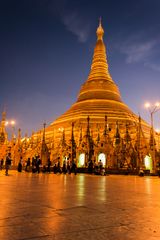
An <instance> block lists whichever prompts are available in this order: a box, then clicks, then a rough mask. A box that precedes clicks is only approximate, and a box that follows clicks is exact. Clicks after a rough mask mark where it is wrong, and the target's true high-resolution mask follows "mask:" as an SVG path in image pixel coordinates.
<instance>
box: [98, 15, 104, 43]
mask: <svg viewBox="0 0 160 240" xmlns="http://www.w3.org/2000/svg"><path fill="white" fill-rule="evenodd" d="M103 35H104V30H103V28H102V18H101V17H100V18H99V26H98V28H97V40H103Z"/></svg>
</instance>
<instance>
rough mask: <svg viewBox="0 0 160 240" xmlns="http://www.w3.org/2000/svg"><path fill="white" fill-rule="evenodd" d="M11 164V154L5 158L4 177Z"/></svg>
mask: <svg viewBox="0 0 160 240" xmlns="http://www.w3.org/2000/svg"><path fill="white" fill-rule="evenodd" d="M11 162H12V159H11V153H8V155H7V157H6V162H5V170H6V171H5V174H6V176H8V170H9V168H10V166H11Z"/></svg>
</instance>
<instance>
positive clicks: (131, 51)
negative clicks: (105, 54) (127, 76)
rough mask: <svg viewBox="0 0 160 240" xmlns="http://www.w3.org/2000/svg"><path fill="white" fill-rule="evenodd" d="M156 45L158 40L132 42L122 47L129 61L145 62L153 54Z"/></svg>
mask: <svg viewBox="0 0 160 240" xmlns="http://www.w3.org/2000/svg"><path fill="white" fill-rule="evenodd" d="M156 45H157V41H156V40H149V41H146V42H139V43H132V42H130V43H127V44H126V45H124V46H122V47H121V52H122V53H124V54H125V55H126V62H127V63H136V62H144V61H146V60H147V59H148V58H149V57H150V56H152V54H153V52H154V47H155V46H156Z"/></svg>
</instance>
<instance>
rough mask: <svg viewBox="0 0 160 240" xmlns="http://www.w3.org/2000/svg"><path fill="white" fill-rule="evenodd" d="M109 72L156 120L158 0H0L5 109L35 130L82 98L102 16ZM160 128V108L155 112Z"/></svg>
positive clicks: (133, 103) (0, 101) (134, 104)
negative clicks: (148, 107) (150, 109)
mask: <svg viewBox="0 0 160 240" xmlns="http://www.w3.org/2000/svg"><path fill="white" fill-rule="evenodd" d="M100 16H101V17H102V25H103V28H104V31H105V35H104V42H105V45H106V48H107V57H108V63H109V71H110V74H111V76H112V78H113V80H114V81H115V83H116V84H117V85H118V87H119V89H120V92H121V96H122V99H123V101H124V102H125V103H126V104H127V105H128V106H129V107H130V108H131V109H132V110H133V112H135V113H136V114H138V113H140V114H141V116H142V118H144V119H145V120H146V121H148V122H149V121H150V114H149V112H148V111H147V110H146V109H144V106H143V105H144V103H145V102H146V101H150V102H151V103H153V104H154V103H155V102H157V101H160V1H159V0H152V1H151V0H134V1H132V0H121V1H119V0H104V1H93V0H92V1H91V0H89V1H87V0H81V1H76V0H14V1H13V0H4V1H3V0H0V78H1V85H0V89H1V90H0V110H1V112H2V110H3V108H4V106H5V108H6V111H7V119H15V121H16V129H18V128H21V129H22V132H23V134H24V133H26V132H27V133H28V134H31V132H32V130H34V131H36V130H38V129H40V128H41V127H43V123H44V122H46V123H47V125H48V124H50V123H51V122H52V121H54V120H55V119H56V118H57V117H58V116H60V115H61V114H62V113H64V112H65V111H66V110H67V109H69V108H70V106H71V105H72V104H73V103H74V102H75V101H76V98H77V95H78V93H79V90H80V86H81V85H82V83H84V81H86V79H87V77H88V74H89V71H90V66H91V61H92V55H93V49H94V46H95V43H96V29H97V26H98V21H99V17H100ZM154 120H155V127H156V128H158V127H159V128H160V112H157V113H156V114H155V115H154Z"/></svg>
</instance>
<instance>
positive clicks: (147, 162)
mask: <svg viewBox="0 0 160 240" xmlns="http://www.w3.org/2000/svg"><path fill="white" fill-rule="evenodd" d="M144 165H145V167H146V169H148V170H152V158H151V157H150V156H148V155H147V156H145V158H144Z"/></svg>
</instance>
